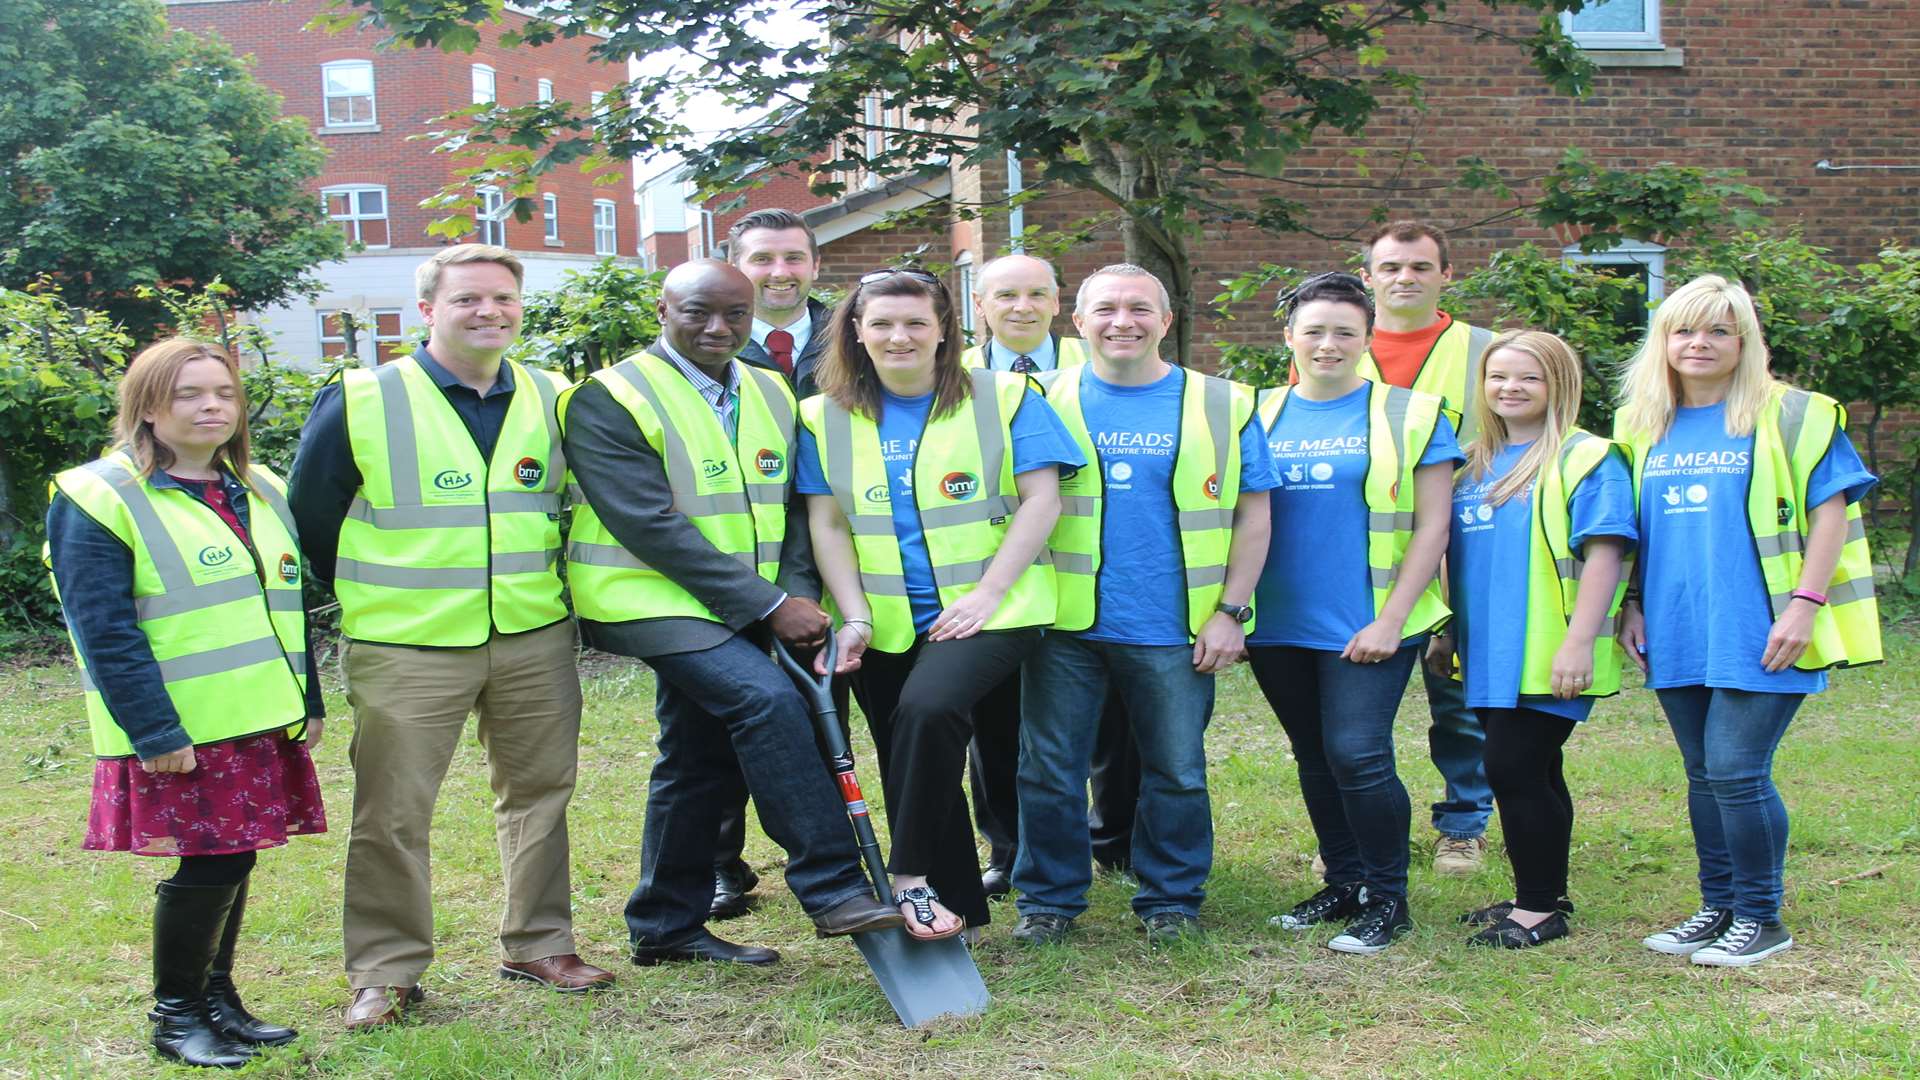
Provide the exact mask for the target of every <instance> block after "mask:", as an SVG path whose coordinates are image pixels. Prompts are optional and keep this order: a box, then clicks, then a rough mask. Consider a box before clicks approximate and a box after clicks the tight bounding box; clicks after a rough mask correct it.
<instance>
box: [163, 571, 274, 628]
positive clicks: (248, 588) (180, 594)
mask: <svg viewBox="0 0 1920 1080" xmlns="http://www.w3.org/2000/svg"><path fill="white" fill-rule="evenodd" d="M258 595H260V582H259V581H257V580H255V579H254V576H253V575H252V574H242V575H240V576H239V577H230V578H227V579H225V580H224V581H214V582H209V583H208V584H205V585H192V584H189V585H188V586H187V587H185V588H182V589H171V588H170V589H168V590H167V591H166V592H163V593H160V594H159V595H157V596H136V597H134V598H133V617H134V618H135V619H136V620H137V621H139V622H146V621H147V620H149V619H164V618H166V617H167V616H169V615H185V614H187V613H188V612H191V611H199V610H201V609H202V608H210V607H218V606H220V605H221V604H229V603H232V602H233V601H235V600H245V599H247V598H248V597H250V596H258ZM267 600H268V607H272V606H273V604H272V601H273V597H272V596H271V595H269V596H268V598H267Z"/></svg>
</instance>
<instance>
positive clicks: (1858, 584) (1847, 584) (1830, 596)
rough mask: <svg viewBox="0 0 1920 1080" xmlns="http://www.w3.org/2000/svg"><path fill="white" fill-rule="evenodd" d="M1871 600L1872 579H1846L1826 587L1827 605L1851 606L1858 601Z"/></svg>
mask: <svg viewBox="0 0 1920 1080" xmlns="http://www.w3.org/2000/svg"><path fill="white" fill-rule="evenodd" d="M1871 599H1873V579H1872V578H1848V579H1847V580H1846V581H1841V582H1836V583H1834V584H1832V585H1829V586H1827V603H1828V604H1829V605H1836V604H1851V603H1854V602H1856V601H1859V600H1871Z"/></svg>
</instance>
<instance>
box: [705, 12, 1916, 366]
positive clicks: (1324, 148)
mask: <svg viewBox="0 0 1920 1080" xmlns="http://www.w3.org/2000/svg"><path fill="white" fill-rule="evenodd" d="M1456 15H1457V17H1458V18H1459V19H1460V21H1461V22H1463V23H1480V24H1487V25H1492V26H1495V27H1499V28H1501V29H1505V30H1508V31H1510V32H1513V33H1515V34H1521V33H1525V32H1526V31H1527V29H1528V28H1529V25H1530V22H1529V20H1531V19H1532V18H1534V16H1531V15H1529V14H1527V13H1525V12H1499V13H1493V14H1488V13H1486V12H1484V11H1475V10H1472V9H1471V7H1469V8H1463V9H1461V10H1459V11H1458V12H1456ZM1913 15H1914V8H1913V5H1912V4H1911V3H1909V2H1907V0H1782V2H1778V3H1769V4H1741V5H1730V4H1725V3H1714V2H1710V0H1601V2H1599V3H1597V4H1596V3H1593V2H1589V3H1588V5H1587V7H1586V8H1585V9H1583V11H1582V13H1581V14H1580V15H1578V16H1572V17H1569V18H1571V19H1573V20H1574V21H1572V22H1571V23H1570V24H1569V25H1570V28H1571V29H1572V31H1573V32H1574V34H1575V38H1576V40H1577V41H1579V42H1580V44H1581V45H1582V46H1583V47H1585V48H1587V49H1588V51H1589V54H1590V56H1591V57H1592V59H1593V60H1594V61H1595V62H1596V63H1597V64H1598V65H1599V71H1598V74H1597V76H1596V78H1595V80H1594V87H1593V90H1592V92H1591V93H1590V94H1589V95H1588V96H1587V97H1585V98H1582V99H1578V100H1576V99H1573V98H1569V97H1566V96H1563V95H1560V94H1557V93H1555V92H1554V91H1553V90H1552V89H1551V88H1549V87H1548V86H1547V85H1546V84H1545V83H1544V82H1543V81H1542V80H1541V79H1540V77H1539V76H1538V74H1537V73H1535V72H1534V71H1533V69H1532V68H1531V67H1530V66H1529V65H1528V63H1527V58H1526V56H1525V55H1524V54H1523V53H1522V51H1521V50H1520V49H1519V48H1517V47H1516V46H1514V45H1512V44H1510V43H1503V42H1500V41H1497V40H1496V41H1485V40H1478V39H1477V38H1476V37H1475V36H1474V35H1473V34H1472V33H1471V32H1470V31H1467V30H1464V29H1460V28H1457V27H1450V26H1440V25H1428V26H1424V27H1411V26H1404V27H1397V28H1395V29H1394V30H1392V31H1391V32H1389V34H1388V35H1387V37H1386V39H1385V41H1384V44H1385V46H1386V48H1387V51H1388V55H1389V56H1390V57H1391V58H1392V62H1393V63H1394V64H1395V65H1397V66H1399V67H1401V68H1404V69H1407V70H1410V71H1413V72H1416V73H1418V74H1419V75H1421V76H1423V77H1424V78H1425V80H1426V83H1425V93H1426V97H1427V101H1428V108H1427V109H1426V111H1424V112H1422V111H1417V110H1415V109H1414V108H1412V107H1411V106H1408V105H1405V104H1392V105H1389V106H1388V107H1387V108H1384V109H1382V110H1381V111H1380V112H1379V113H1378V114H1376V117H1375V119H1374V121H1373V123H1372V124H1371V125H1370V126H1369V128H1368V129H1367V131H1366V133H1365V136H1364V137H1363V138H1358V139H1347V138H1340V137H1337V136H1328V137H1325V138H1322V139H1321V140H1319V141H1318V142H1317V143H1316V145H1315V146H1314V148H1312V149H1311V150H1310V151H1309V152H1307V153H1303V154H1301V155H1299V156H1297V157H1296V158H1295V159H1294V160H1293V162H1292V165H1291V168H1289V169H1288V170H1287V173H1286V174H1285V181H1283V182H1282V183H1278V184H1275V183H1270V182H1261V181H1238V180H1236V181H1235V183H1236V184H1237V185H1238V193H1239V197H1241V198H1244V199H1246V200H1247V201H1248V202H1249V203H1251V202H1252V201H1253V200H1254V199H1255V198H1257V197H1258V196H1259V195H1261V194H1274V193H1284V194H1286V195H1288V196H1289V197H1292V198H1295V199H1300V200H1304V201H1306V202H1308V203H1309V205H1311V206H1313V207H1314V208H1315V209H1316V211H1317V214H1316V218H1315V225H1316V229H1317V231H1320V232H1322V233H1327V234H1332V235H1336V236H1338V235H1352V234H1358V233H1364V232H1365V231H1366V229H1367V228H1368V224H1367V222H1368V216H1367V215H1368V213H1369V212H1370V211H1371V210H1373V209H1374V208H1375V207H1377V206H1385V207H1387V208H1388V210H1389V211H1390V212H1391V213H1392V214H1393V215H1394V216H1397V217H1398V216H1407V217H1421V218H1426V219H1429V220H1432V221H1434V222H1436V223H1438V224H1440V225H1443V226H1446V227H1450V228H1456V229H1458V228H1459V227H1460V226H1463V225H1466V224H1468V223H1472V222H1476V221H1479V220H1481V219H1483V218H1486V217H1489V216H1491V215H1494V214H1496V213H1498V212H1499V211H1500V210H1502V209H1503V204H1502V203H1501V202H1500V201H1498V200H1497V199H1495V198H1494V197H1493V196H1491V195H1488V194H1477V193H1470V192H1462V191H1458V190H1452V189H1448V188H1445V187H1444V186H1441V187H1439V188H1438V189H1436V190H1432V191H1425V192H1416V191H1410V190H1403V191H1399V192H1395V191H1391V190H1381V189H1379V188H1377V187H1372V186H1368V185H1371V184H1374V183H1377V180H1375V179H1373V178H1378V177H1381V176H1384V175H1387V174H1390V173H1391V172H1392V171H1393V170H1392V167H1391V165H1389V164H1387V162H1389V161H1390V160H1391V158H1392V156H1393V155H1394V154H1396V153H1398V152H1400V151H1402V150H1413V151H1417V152H1418V153H1419V154H1421V155H1423V156H1424V158H1425V160H1426V161H1427V162H1428V163H1430V165H1429V167H1428V168H1427V169H1426V170H1424V171H1422V170H1419V169H1416V170H1414V171H1413V172H1412V173H1410V174H1409V176H1408V181H1409V182H1410V183H1418V184H1420V185H1422V186H1427V185H1432V184H1441V185H1444V184H1445V182H1447V181H1450V180H1451V179H1453V177H1454V173H1455V170H1454V168H1453V163H1454V162H1456V161H1457V160H1458V159H1459V158H1462V157H1466V156H1469V155H1476V156H1479V157H1482V158H1485V159H1486V160H1487V161H1489V162H1490V163H1492V164H1494V165H1495V166H1497V167H1498V168H1500V169H1501V170H1502V171H1503V172H1504V173H1506V174H1507V175H1509V176H1513V177H1524V176H1528V175H1537V174H1539V173H1542V172H1545V171H1547V170H1548V169H1549V168H1551V166H1552V165H1553V164H1554V162H1555V161H1557V160H1558V159H1559V157H1560V156H1561V154H1562V153H1563V152H1564V151H1565V150H1566V148H1567V147H1569V146H1577V147H1580V148H1583V149H1585V150H1587V151H1588V152H1589V153H1591V154H1592V156H1593V157H1594V159H1595V160H1596V161H1597V162H1598V163H1600V164H1604V165H1616V166H1617V165H1636V164H1641V165H1644V164H1653V163H1656V162H1662V161H1671V162H1675V163H1678V164H1682V165H1694V166H1703V167H1709V168H1726V167H1738V168H1742V169H1745V170H1746V171H1747V178H1748V180H1749V181H1750V182H1752V183H1754V184H1755V185H1757V186H1759V187H1760V188H1762V189H1764V190H1765V191H1766V192H1767V193H1768V194H1770V195H1772V196H1773V197H1774V198H1776V199H1778V200H1779V203H1778V205H1776V206H1775V207H1773V208H1772V209H1771V211H1770V213H1771V215H1772V217H1773V219H1774V221H1775V222H1776V223H1777V224H1779V225H1782V226H1787V225H1797V226H1799V227H1801V228H1802V229H1803V230H1804V232H1805V235H1806V237H1807V239H1808V240H1809V241H1810V242H1812V243H1815V244H1818V245H1822V246H1825V247H1829V248H1831V249H1832V250H1833V252H1834V256H1835V257H1836V258H1838V259H1840V260H1842V261H1847V262H1856V261H1860V260H1863V259H1866V258H1868V257H1871V255H1872V254H1873V253H1874V252H1875V251H1876V250H1877V249H1878V248H1879V246H1880V244H1881V243H1882V242H1883V241H1886V240H1895V241H1898V242H1902V243H1906V244H1913V243H1916V242H1920V20H1916V19H1915V18H1914V17H1913ZM1356 150H1365V151H1367V152H1368V156H1367V158H1366V160H1365V162H1364V165H1365V168H1363V163H1362V160H1361V159H1360V158H1358V157H1356V156H1355V155H1354V153H1353V152H1354V151H1356ZM842 179H846V180H848V181H849V183H850V190H851V191H852V192H853V193H852V194H850V195H849V196H847V197H846V198H844V199H841V200H837V201H834V202H823V200H820V199H817V198H814V197H811V196H808V195H806V194H805V190H804V187H803V186H801V187H794V186H792V185H786V184H782V183H778V182H777V183H775V184H769V185H768V186H767V187H765V188H762V189H760V190H758V191H756V192H754V193H752V194H751V195H750V196H749V200H750V203H751V205H752V206H754V207H758V206H770V205H786V206H789V207H792V208H794V209H798V210H804V211H805V212H806V213H807V216H808V218H809V220H811V221H812V222H813V223H814V224H815V226H816V228H818V229H819V230H820V235H821V239H822V241H823V252H822V254H823V259H824V261H825V269H824V273H823V274H822V281H823V283H825V284H828V285H836V284H844V283H845V282H846V281H847V280H848V279H850V278H851V277H853V276H856V275H858V274H859V273H861V272H863V271H865V270H869V269H872V268H873V267H875V266H879V265H883V264H885V263H887V262H888V261H890V260H891V259H893V258H895V257H897V256H899V255H900V254H902V253H904V252H907V251H910V250H915V249H921V248H924V249H925V250H926V252H927V257H928V258H929V259H931V260H933V261H943V262H950V263H952V264H953V265H954V266H955V272H954V275H953V276H954V280H953V282H952V283H953V284H954V285H956V286H960V285H964V284H965V283H966V281H967V280H968V279H969V278H970V275H971V272H972V270H971V268H972V267H974V266H977V265H979V263H981V262H983V261H984V260H985V259H988V258H991V257H992V256H993V255H995V254H997V253H999V252H1000V251H1002V250H1005V248H1006V246H1007V241H1008V235H1009V233H1008V220H1007V218H1006V217H1005V216H1004V215H999V216H990V217H985V218H981V219H978V220H973V221H968V220H964V219H963V218H962V217H961V216H960V215H957V214H949V215H946V220H945V222H944V224H942V225H941V226H940V227H939V228H937V229H935V230H933V231H931V232H928V231H926V230H911V229H908V230H894V231H880V230H875V229H873V228H871V225H872V224H873V223H874V222H875V221H877V217H876V216H875V214H876V213H877V212H878V211H881V210H884V209H891V208H898V207H904V206H912V205H920V204H925V203H928V202H932V201H936V200H942V199H944V200H948V201H949V204H952V203H965V202H966V201H968V200H982V199H984V200H987V201H992V200H994V199H996V198H1004V196H1005V195H1006V193H1007V191H1008V189H1009V185H1008V170H1007V169H1006V168H1004V167H1000V166H999V165H998V164H997V163H996V165H995V166H994V167H990V168H985V169H970V170H964V171H963V170H955V171H954V172H953V173H952V174H951V175H950V176H949V177H948V178H947V181H946V182H945V183H944V184H934V185H922V186H920V187H919V188H917V189H909V188H903V187H897V186H890V185H887V184H884V183H879V182H877V181H875V180H874V179H873V178H868V177H843V178H842ZM1303 184H1304V185H1308V186H1301V185H1303ZM1283 189H1284V191H1283ZM1520 194H1521V196H1522V197H1523V198H1524V197H1526V195H1527V192H1526V191H1525V189H1524V188H1521V189H1520ZM1508 205H1510V204H1508ZM1108 211H1109V207H1108V205H1107V204H1105V203H1103V202H1102V201H1101V200H1099V199H1098V198H1097V197H1095V196H1091V195H1086V194H1082V193H1078V192H1070V191H1056V192H1053V193H1050V194H1049V195H1047V196H1045V197H1043V198H1040V199H1036V200H1034V201H1033V202H1030V203H1028V204H1027V206H1026V207H1025V209H1024V217H1025V224H1026V226H1027V227H1028V228H1035V227H1041V228H1048V227H1055V228H1057V227H1060V226H1063V225H1065V224H1066V223H1068V222H1072V221H1076V220H1079V219H1082V218H1085V217H1088V216H1091V215H1099V214H1103V213H1107V212H1108ZM730 220H731V215H728V216H724V217H722V218H721V219H720V220H719V221H718V222H716V225H717V228H716V235H718V236H721V237H724V235H725V224H726V223H727V222H728V221H730ZM1523 241H1532V242H1534V243H1536V244H1538V245H1541V246H1544V247H1549V248H1559V247H1561V246H1562V243H1563V239H1562V238H1559V237H1556V236H1553V235H1551V234H1549V233H1546V232H1543V231H1541V230H1539V229H1536V228H1534V227H1532V226H1531V225H1529V224H1526V223H1524V222H1510V223H1505V224H1501V225H1497V226H1487V227H1481V228H1478V229H1473V230H1461V231H1459V232H1458V233H1457V235H1456V242H1455V243H1454V245H1453V260H1454V263H1455V266H1456V270H1457V271H1459V272H1466V271H1469V270H1472V269H1473V268H1475V267H1477V266H1479V265H1481V264H1482V263H1484V261H1485V260H1486V258H1487V257H1488V255H1490V254H1491V253H1492V252H1493V251H1495V250H1498V249H1500V248H1502V247H1506V246H1510V245H1516V244H1519V243H1521V242H1523ZM1353 247H1354V245H1353V244H1351V243H1339V244H1330V243H1327V242H1325V241H1321V240H1318V239H1315V238H1313V237H1309V236H1289V237H1274V236H1271V235H1267V234H1264V233H1261V232H1258V231H1255V230H1252V229H1249V228H1246V227H1244V226H1238V225H1209V226H1207V227H1206V229H1205V231H1204V235H1203V237H1202V238H1200V239H1199V240H1197V241H1196V242H1195V244H1194V250H1195V252H1196V253H1197V261H1198V265H1197V268H1196V270H1197V272H1196V280H1198V281H1200V282H1202V283H1206V284H1204V285H1203V286H1202V288H1201V289H1200V290H1199V291H1200V294H1201V295H1200V299H1201V300H1202V301H1204V300H1205V299H1206V298H1207V293H1208V291H1209V290H1208V288H1207V286H1208V285H1210V284H1211V283H1212V282H1215V281H1218V280H1220V279H1224V278H1230V277H1233V276H1234V275H1236V274H1238V273H1240V272H1242V271H1244V270H1246V269H1249V268H1251V267H1253V266H1254V265H1256V264H1258V263H1260V262H1263V261H1264V262H1275V263H1281V264H1287V265H1294V266H1300V267H1306V268H1335V267H1341V266H1345V265H1346V264H1347V260H1348V259H1349V257H1350V256H1351V254H1352V250H1353ZM1121 252H1122V245H1121V241H1120V237H1119V234H1118V233H1117V232H1116V231H1114V230H1112V229H1105V230H1101V231H1099V232H1097V233H1096V234H1095V237H1094V240H1093V242H1091V243H1089V244H1087V245H1084V246H1083V247H1081V248H1080V249H1078V250H1076V251H1074V252H1073V253H1072V254H1071V255H1070V256H1068V257H1067V258H1066V259H1064V260H1062V262H1063V265H1062V267H1061V270H1062V272H1063V274H1064V276H1065V278H1066V281H1067V283H1068V285H1069V286H1072V285H1074V284H1077V283H1078V281H1079V280H1080V279H1081V278H1082V277H1083V276H1084V275H1085V274H1086V273H1087V272H1089V271H1090V270H1092V269H1094V268H1095V267H1098V266H1100V265H1102V264H1104V263H1108V262H1112V261H1115V260H1117V259H1119V258H1120V257H1121ZM1569 257H1574V256H1573V253H1572V252H1569ZM1595 261H1603V262H1614V263H1619V264H1622V265H1623V266H1624V267H1626V268H1629V269H1630V270H1632V271H1634V272H1638V273H1640V274H1642V275H1643V276H1644V277H1645V278H1646V279H1647V280H1648V282H1649V286H1650V289H1651V291H1652V292H1653V295H1655V296H1658V295H1659V294H1660V289H1661V287H1662V284H1663V281H1662V276H1663V274H1664V253H1663V252H1662V250H1661V249H1660V248H1659V247H1658V246H1657V245H1655V244H1651V243H1644V242H1643V243H1637V244H1631V245H1628V246H1626V247H1624V248H1622V249H1619V250H1616V251H1614V252H1610V253H1608V254H1606V255H1603V256H1600V257H1599V258H1598V259H1597V260H1595ZM1271 299H1272V298H1271V296H1268V297H1263V298H1261V299H1260V301H1258V302H1256V303H1252V304H1249V305H1247V306H1246V310H1245V311H1244V312H1241V313H1238V314H1239V318H1237V319H1236V320H1234V321H1219V320H1214V319H1212V318H1210V317H1208V316H1207V315H1206V314H1205V313H1203V315H1202V318H1201V320H1200V322H1199V324H1198V325H1197V326H1196V329H1195V334H1194V342H1195V344H1196V346H1197V349H1196V352H1197V354H1198V356H1199V358H1200V359H1201V361H1202V362H1207V361H1209V360H1210V359H1211V356H1212V354H1213V352H1214V350H1213V349H1212V348H1211V346H1210V344H1209V343H1211V342H1213V341H1215V340H1220V339H1226V340H1235V341H1244V342H1249V343H1271V342H1272V341H1273V340H1274V338H1275V337H1276V336H1277V328H1276V327H1275V325H1274V323H1273V322H1272V320H1271V319H1270V318H1268V317H1267V316H1268V313H1269V310H1270V301H1271ZM1065 323H1066V320H1065V317H1064V316H1063V317H1062V324H1063V326H1062V329H1066V328H1067V327H1066V326H1065Z"/></svg>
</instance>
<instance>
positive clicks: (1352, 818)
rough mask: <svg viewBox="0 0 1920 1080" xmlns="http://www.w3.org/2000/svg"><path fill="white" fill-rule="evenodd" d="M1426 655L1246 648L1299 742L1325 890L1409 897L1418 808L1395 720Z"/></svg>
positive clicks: (1413, 650)
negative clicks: (1362, 660)
mask: <svg viewBox="0 0 1920 1080" xmlns="http://www.w3.org/2000/svg"><path fill="white" fill-rule="evenodd" d="M1420 649H1421V646H1418V645H1409V646H1407V647H1406V648H1404V649H1401V650H1400V651H1399V652H1397V653H1394V654H1393V655H1392V656H1390V657H1388V658H1387V659H1385V660H1382V661H1381V662H1380V663H1377V664H1356V663H1353V662H1352V661H1349V660H1342V659H1341V658H1340V654H1339V653H1336V652H1330V651H1326V650H1322V649H1301V648H1295V647H1294V646H1291V645H1255V646H1253V647H1252V648H1250V649H1248V650H1247V662H1248V664H1249V665H1250V666H1251V667H1252V668H1253V677H1254V679H1255V681H1257V682H1258V683H1259V684H1260V692H1261V693H1263V694H1265V695H1266V698H1267V704H1268V705H1271V706H1272V707H1273V714H1274V715H1275V716H1276V717H1278V718H1279V720H1280V726H1281V727H1283V728H1286V729H1287V739H1288V741H1290V742H1291V743H1292V744H1293V757H1294V760H1295V761H1296V762H1298V763H1299V767H1300V795H1301V797H1302V798H1303V799H1305V800H1306V803H1307V818H1308V820H1310V821H1312V822H1313V833H1314V836H1315V837H1316V838H1317V839H1318V840H1319V841H1320V858H1321V859H1323V860H1324V861H1325V862H1326V864H1327V877H1326V880H1327V884H1329V885H1344V884H1346V883H1348V882H1354V881H1361V882H1365V883H1366V884H1367V887H1368V888H1369V889H1371V890H1372V891H1373V892H1374V893H1375V894H1377V895H1380V896H1393V897H1404V896H1406V895H1407V862H1408V856H1407V827H1408V826H1409V825H1410V824H1411V823H1412V820H1413V803H1412V802H1411V800H1409V799H1408V798H1407V788H1406V785H1404V784H1402V783H1401V782H1400V774H1399V772H1398V771H1396V770H1395V768H1394V761H1393V717H1394V714H1395V713H1397V712H1399V710H1400V699H1401V698H1402V697H1403V696H1405V694H1406V692H1407V676H1408V675H1410V674H1411V673H1412V671H1413V662H1414V658H1415V657H1416V656H1417V655H1419V653H1420Z"/></svg>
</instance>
